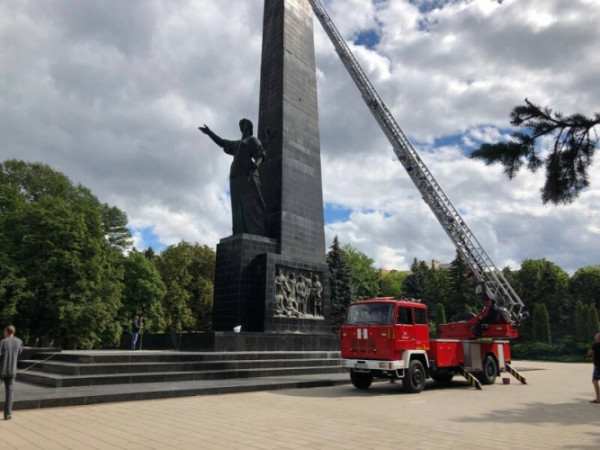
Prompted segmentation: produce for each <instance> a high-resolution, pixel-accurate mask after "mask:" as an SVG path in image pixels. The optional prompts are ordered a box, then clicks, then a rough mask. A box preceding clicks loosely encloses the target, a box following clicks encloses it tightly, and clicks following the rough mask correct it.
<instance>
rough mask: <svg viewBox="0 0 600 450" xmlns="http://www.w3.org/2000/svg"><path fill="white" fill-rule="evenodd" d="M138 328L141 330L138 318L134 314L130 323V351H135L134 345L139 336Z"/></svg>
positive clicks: (140, 322)
mask: <svg viewBox="0 0 600 450" xmlns="http://www.w3.org/2000/svg"><path fill="white" fill-rule="evenodd" d="M140 328H142V321H141V319H140V316H138V315H137V314H136V315H135V316H133V322H132V323H131V350H135V344H137V340H138V337H139V335H140Z"/></svg>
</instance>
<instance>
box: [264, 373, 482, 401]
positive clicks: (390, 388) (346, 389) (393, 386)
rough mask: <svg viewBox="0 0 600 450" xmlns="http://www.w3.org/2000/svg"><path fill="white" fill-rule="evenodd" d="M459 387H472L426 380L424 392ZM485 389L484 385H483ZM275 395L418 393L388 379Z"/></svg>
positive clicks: (317, 396)
mask: <svg viewBox="0 0 600 450" xmlns="http://www.w3.org/2000/svg"><path fill="white" fill-rule="evenodd" d="M460 389H474V388H472V387H471V386H469V383H468V382H467V381H466V380H462V379H460V378H458V377H457V378H456V380H452V382H451V383H450V384H449V385H445V386H441V385H439V384H437V383H435V382H434V381H431V380H430V381H428V382H427V384H426V386H425V390H424V393H427V392H428V391H436V390H460ZM484 389H485V387H484ZM272 393H273V394H276V395H286V396H292V397H308V398H339V397H376V396H384V395H406V396H410V397H411V398H414V396H415V395H420V394H408V393H406V392H404V389H403V387H402V381H400V380H397V381H396V382H395V383H390V382H389V381H374V382H373V384H372V385H371V387H370V388H369V389H367V390H366V391H363V390H360V389H356V388H355V387H354V386H352V385H351V384H348V385H344V386H337V387H336V388H335V389H329V388H322V389H317V390H315V389H289V390H281V391H272Z"/></svg>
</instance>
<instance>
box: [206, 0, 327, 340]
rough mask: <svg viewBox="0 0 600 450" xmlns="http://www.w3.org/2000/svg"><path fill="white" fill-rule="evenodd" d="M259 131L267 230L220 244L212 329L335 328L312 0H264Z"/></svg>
mask: <svg viewBox="0 0 600 450" xmlns="http://www.w3.org/2000/svg"><path fill="white" fill-rule="evenodd" d="M258 130H259V137H260V138H262V139H263V141H265V140H266V139H264V138H265V134H264V132H265V131H267V130H268V131H269V132H270V133H271V136H272V139H271V140H270V142H268V144H265V147H266V151H267V157H266V160H265V161H264V162H263V164H262V165H261V166H260V169H259V171H260V179H261V184H262V186H261V190H262V195H263V198H264V200H265V204H266V207H267V213H268V237H260V236H253V235H247V234H240V235H234V236H231V237H229V238H225V239H222V240H221V243H220V244H219V245H218V247H217V268H216V277H215V302H214V314H213V329H214V330H225V331H228V330H231V329H232V327H233V326H235V325H242V330H246V331H259V332H265V333H305V334H328V333H330V332H331V330H330V325H329V313H330V304H329V282H328V268H327V264H326V254H325V233H324V220H323V190H322V181H321V159H320V145H319V126H318V105H317V83H316V68H315V53H314V38H313V13H312V8H311V6H310V4H309V2H308V1H307V0H265V4H264V20H263V46H262V63H261V82H260V108H259V124H258Z"/></svg>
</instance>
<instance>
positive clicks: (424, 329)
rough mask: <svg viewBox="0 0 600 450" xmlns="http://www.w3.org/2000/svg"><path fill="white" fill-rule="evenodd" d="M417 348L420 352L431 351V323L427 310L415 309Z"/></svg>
mask: <svg viewBox="0 0 600 450" xmlns="http://www.w3.org/2000/svg"><path fill="white" fill-rule="evenodd" d="M414 316H415V346H416V348H417V349H418V350H429V322H428V321H427V309H425V308H415V310H414Z"/></svg>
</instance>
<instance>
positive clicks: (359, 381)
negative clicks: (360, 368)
mask: <svg viewBox="0 0 600 450" xmlns="http://www.w3.org/2000/svg"><path fill="white" fill-rule="evenodd" d="M350 381H352V384H353V385H354V387H355V388H356V389H363V390H365V389H369V386H371V383H372V382H373V375H371V374H370V373H359V372H355V371H354V370H353V371H352V372H350Z"/></svg>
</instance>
